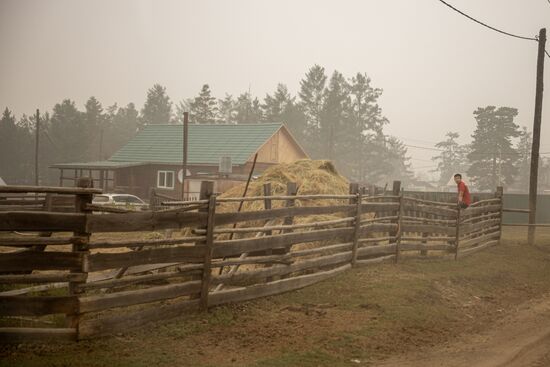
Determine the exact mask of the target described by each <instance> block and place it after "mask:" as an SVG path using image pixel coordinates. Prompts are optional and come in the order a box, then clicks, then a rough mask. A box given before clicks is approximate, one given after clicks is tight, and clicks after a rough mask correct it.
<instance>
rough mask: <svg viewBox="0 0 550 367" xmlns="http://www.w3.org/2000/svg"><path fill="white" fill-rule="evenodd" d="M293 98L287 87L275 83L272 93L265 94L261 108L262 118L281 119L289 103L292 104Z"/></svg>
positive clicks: (274, 120)
mask: <svg viewBox="0 0 550 367" xmlns="http://www.w3.org/2000/svg"><path fill="white" fill-rule="evenodd" d="M294 100H295V98H293V97H291V96H290V93H288V88H287V87H286V85H284V84H280V83H279V84H277V89H276V90H275V93H273V95H272V96H271V95H269V94H266V96H265V98H264V104H263V105H262V108H263V110H264V119H265V121H267V122H280V121H282V117H283V114H284V113H285V110H286V109H287V106H288V105H289V104H294Z"/></svg>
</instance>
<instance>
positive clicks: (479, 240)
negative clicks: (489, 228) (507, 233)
mask: <svg viewBox="0 0 550 367" xmlns="http://www.w3.org/2000/svg"><path fill="white" fill-rule="evenodd" d="M499 236H500V233H499V232H492V233H488V234H485V235H482V236H479V237H474V238H472V239H469V240H462V241H460V249H462V248H466V247H470V246H474V245H477V244H480V243H483V242H486V241H488V240H491V239H494V238H498V237H499Z"/></svg>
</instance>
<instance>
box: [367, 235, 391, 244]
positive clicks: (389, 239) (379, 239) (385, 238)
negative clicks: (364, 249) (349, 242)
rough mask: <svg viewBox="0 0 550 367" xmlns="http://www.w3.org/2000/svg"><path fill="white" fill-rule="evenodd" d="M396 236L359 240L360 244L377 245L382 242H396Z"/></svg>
mask: <svg viewBox="0 0 550 367" xmlns="http://www.w3.org/2000/svg"><path fill="white" fill-rule="evenodd" d="M395 240H396V237H395V236H382V237H369V238H361V239H359V243H377V242H382V241H395Z"/></svg>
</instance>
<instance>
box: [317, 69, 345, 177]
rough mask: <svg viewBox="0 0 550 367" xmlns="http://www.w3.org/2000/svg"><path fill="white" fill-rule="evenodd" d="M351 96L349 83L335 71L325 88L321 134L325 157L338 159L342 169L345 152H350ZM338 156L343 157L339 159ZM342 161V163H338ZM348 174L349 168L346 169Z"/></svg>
mask: <svg viewBox="0 0 550 367" xmlns="http://www.w3.org/2000/svg"><path fill="white" fill-rule="evenodd" d="M349 104H350V97H349V84H348V83H347V81H346V79H345V78H344V76H343V75H342V74H341V73H340V72H338V71H334V73H333V74H332V76H331V78H330V81H329V85H328V87H327V89H326V90H325V97H324V105H323V110H322V114H321V125H320V131H319V133H320V136H321V141H322V145H323V148H324V149H322V155H323V157H325V158H327V159H329V160H336V161H337V165H339V167H340V168H341V169H342V168H344V167H346V162H345V157H343V154H344V155H345V152H349V148H350V147H349V145H348V143H349V141H347V139H346V138H347V137H349V135H350V134H347V131H346V130H347V128H348V127H349V125H348V115H347V111H348V110H349ZM337 157H339V158H341V159H338V160H337ZM338 163H340V164H338ZM346 171H347V172H345V173H347V174H349V170H347V169H346Z"/></svg>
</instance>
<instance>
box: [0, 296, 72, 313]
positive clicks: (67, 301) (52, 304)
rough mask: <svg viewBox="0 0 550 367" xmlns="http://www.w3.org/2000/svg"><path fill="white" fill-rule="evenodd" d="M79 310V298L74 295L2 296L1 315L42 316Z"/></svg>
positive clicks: (0, 297) (0, 303)
mask: <svg viewBox="0 0 550 367" xmlns="http://www.w3.org/2000/svg"><path fill="white" fill-rule="evenodd" d="M76 312H78V298H76V297H74V296H47V297H46V296H44V297H27V296H0V315H1V316H40V315H50V314H57V313H64V314H70V313H76Z"/></svg>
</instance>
